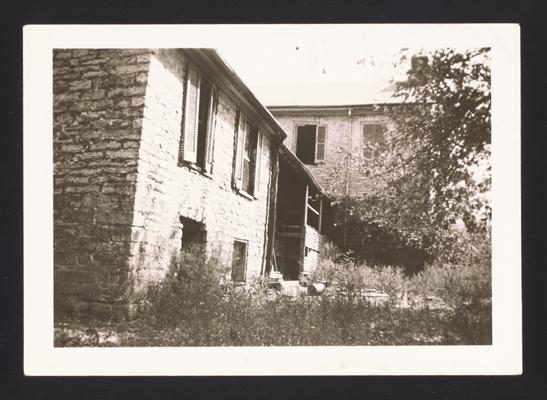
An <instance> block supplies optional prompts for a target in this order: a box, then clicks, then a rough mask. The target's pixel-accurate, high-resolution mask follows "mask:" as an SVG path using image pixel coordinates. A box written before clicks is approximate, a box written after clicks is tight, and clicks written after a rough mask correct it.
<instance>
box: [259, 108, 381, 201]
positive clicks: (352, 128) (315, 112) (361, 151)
mask: <svg viewBox="0 0 547 400" xmlns="http://www.w3.org/2000/svg"><path fill="white" fill-rule="evenodd" d="M269 110H270V111H271V113H272V114H273V115H274V116H275V118H276V119H277V121H278V122H279V124H280V125H281V126H282V127H283V129H284V130H285V132H286V133H287V139H286V140H285V142H284V143H285V145H286V146H287V147H288V148H289V149H291V151H292V152H293V153H294V154H296V156H297V157H298V158H299V159H300V160H301V161H302V163H304V164H305V165H306V167H308V169H309V170H310V171H311V172H312V173H313V175H314V176H315V178H316V179H317V180H318V182H319V183H320V184H321V185H322V186H323V187H324V188H325V189H327V190H329V191H334V192H337V193H344V194H346V193H347V192H348V191H349V192H354V191H356V190H357V191H358V190H359V182H358V181H359V177H358V176H356V175H355V174H353V175H352V171H351V168H349V167H348V166H349V165H350V163H349V162H348V156H351V157H352V158H354V159H359V160H362V161H363V162H366V160H367V158H369V157H370V155H371V154H370V152H371V147H373V146H374V145H375V144H380V143H382V142H383V140H384V137H385V133H386V130H387V129H388V128H389V120H388V118H387V117H386V116H385V115H384V114H383V112H382V111H381V110H380V109H379V108H378V107H376V105H374V104H358V105H343V106H272V107H269Z"/></svg>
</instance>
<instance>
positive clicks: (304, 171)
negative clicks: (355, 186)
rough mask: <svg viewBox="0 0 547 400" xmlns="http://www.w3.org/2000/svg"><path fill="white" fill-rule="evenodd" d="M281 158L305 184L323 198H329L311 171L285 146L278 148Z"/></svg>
mask: <svg viewBox="0 0 547 400" xmlns="http://www.w3.org/2000/svg"><path fill="white" fill-rule="evenodd" d="M279 153H280V155H281V157H282V158H283V159H284V160H286V161H287V162H288V163H289V165H290V166H291V167H292V168H293V169H294V170H295V171H296V172H297V173H298V174H299V175H300V176H301V177H302V178H303V179H304V180H305V181H306V183H307V184H309V185H311V186H313V187H314V189H315V190H317V191H318V192H319V193H320V194H321V195H322V196H323V197H327V198H331V197H332V196H330V195H328V194H327V192H326V191H325V190H324V189H323V187H322V186H321V185H320V184H319V182H318V181H317V179H315V177H314V176H313V174H312V173H311V171H310V170H309V169H308V167H306V165H304V163H303V162H302V161H300V159H299V158H298V157H297V156H296V154H294V153H293V152H292V151H291V149H289V148H288V147H287V146H285V145H282V146H281V147H280V148H279Z"/></svg>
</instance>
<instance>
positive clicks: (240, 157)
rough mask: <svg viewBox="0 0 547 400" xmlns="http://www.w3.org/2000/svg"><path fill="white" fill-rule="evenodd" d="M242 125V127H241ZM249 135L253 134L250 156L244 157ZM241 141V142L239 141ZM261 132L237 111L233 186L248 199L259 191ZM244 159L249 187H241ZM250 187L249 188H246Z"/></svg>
mask: <svg viewBox="0 0 547 400" xmlns="http://www.w3.org/2000/svg"><path fill="white" fill-rule="evenodd" d="M242 126H243V129H242ZM249 135H255V137H254V140H253V143H252V147H251V149H250V153H251V158H249V157H246V155H247V154H246V153H247V152H246V150H245V147H246V144H247V140H248V137H249ZM240 141H241V142H240ZM262 146H263V138H262V132H261V131H260V129H258V128H257V127H256V126H255V125H254V124H253V123H252V121H250V120H249V118H248V117H247V116H246V115H245V113H244V112H243V111H241V110H238V111H237V115H236V128H235V140H234V165H235V167H234V169H233V179H232V181H233V186H234V187H235V189H236V190H237V191H238V193H239V194H241V195H242V196H243V197H246V198H248V199H250V200H252V199H257V198H258V194H259V191H260V173H261V167H260V164H261V162H262ZM245 161H248V162H249V175H250V178H249V180H250V181H249V185H248V186H249V187H248V188H244V187H243V176H244V166H245ZM247 189H251V190H247Z"/></svg>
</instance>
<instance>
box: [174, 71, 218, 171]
mask: <svg viewBox="0 0 547 400" xmlns="http://www.w3.org/2000/svg"><path fill="white" fill-rule="evenodd" d="M192 72H195V73H196V74H197V85H196V87H197V88H196V91H197V95H196V96H197V97H196V110H195V114H194V119H195V120H194V132H193V133H192V135H193V137H192V136H190V133H189V132H187V124H188V120H187V118H190V117H189V116H188V112H189V102H188V96H189V84H190V83H189V82H190V74H191V73H192ZM202 81H205V82H207V83H208V84H209V86H210V94H209V99H208V101H207V106H206V107H207V116H206V122H205V124H206V126H205V129H204V135H205V138H204V149H203V159H202V160H201V159H200V160H198V141H199V130H200V120H199V113H200V110H201V109H200V102H201V88H202ZM218 98H219V89H218V87H217V86H216V84H215V82H214V81H213V80H212V79H210V78H209V77H208V76H207V75H205V74H204V73H203V72H202V71H201V70H200V69H199V68H197V66H196V65H195V64H193V63H191V62H188V63H186V66H185V77H184V93H183V104H182V111H183V113H182V118H181V129H180V141H179V160H178V161H179V162H178V164H179V166H183V165H186V166H188V167H190V168H192V169H194V170H197V171H199V172H201V173H203V174H205V175H212V173H213V165H214V142H215V141H214V136H215V130H216V124H217V114H218V104H219V100H218ZM194 138H195V139H194ZM191 139H194V140H195V143H196V144H195V149H193V151H192V152H191V153H190V154H187V153H188V151H187V149H186V146H187V141H188V140H191Z"/></svg>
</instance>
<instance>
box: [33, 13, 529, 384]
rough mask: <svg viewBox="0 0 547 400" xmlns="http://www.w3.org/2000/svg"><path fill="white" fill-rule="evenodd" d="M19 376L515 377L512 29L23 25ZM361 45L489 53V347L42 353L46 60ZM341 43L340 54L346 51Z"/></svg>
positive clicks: (516, 135)
mask: <svg viewBox="0 0 547 400" xmlns="http://www.w3.org/2000/svg"><path fill="white" fill-rule="evenodd" d="M23 34H24V36H23V107H24V109H23V110H24V119H23V120H24V122H23V130H24V132H23V143H24V154H23V162H24V172H23V179H24V183H23V185H24V195H23V199H24V260H25V261H24V372H25V374H26V375H47V376H51V375H56V376H58V375H67V376H68V375H134V376H142V375H194V376H199V375H516V374H521V373H522V293H521V249H520V243H521V220H520V218H521V199H520V114H521V110H520V104H521V102H520V27H519V26H518V25H517V24H408V25H407V24H392V25H390V24H381V25H380V24H366V25H364V24H328V25H300V24H299V25H30V26H25V27H24V29H23ZM311 34H313V35H316V36H317V37H318V38H319V37H320V36H321V35H340V37H341V38H351V37H352V35H362V34H366V35H370V36H372V37H376V38H382V41H383V43H385V44H386V45H388V44H389V45H397V46H400V48H403V47H417V46H416V45H417V44H418V45H419V47H425V48H438V47H469V48H471V47H490V48H491V49H492V52H491V55H492V178H493V179H492V210H493V217H492V265H493V270H492V288H493V297H492V299H493V302H492V304H493V307H492V321H493V337H492V340H493V341H492V345H490V346H347V347H343V346H321V347H180V348H173V347H168V348H167V347H166V348H157V347H156V348H154V347H149V348H147V347H143V348H58V347H54V346H53V333H54V329H53V185H52V181H53V163H52V160H53V146H52V126H53V121H52V110H53V106H52V104H53V102H52V50H53V49H55V48H160V47H163V48H185V47H186V48H188V47H193V48H198V47H199V48H204V47H206V48H218V47H221V45H222V43H228V42H229V41H232V43H233V41H238V40H239V41H240V43H242V45H244V44H245V43H249V40H252V41H262V42H263V43H264V45H267V41H268V40H275V38H276V37H277V36H278V35H293V36H294V38H295V41H296V40H297V38H298V37H299V35H311ZM341 43H348V42H347V40H345V41H341Z"/></svg>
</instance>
